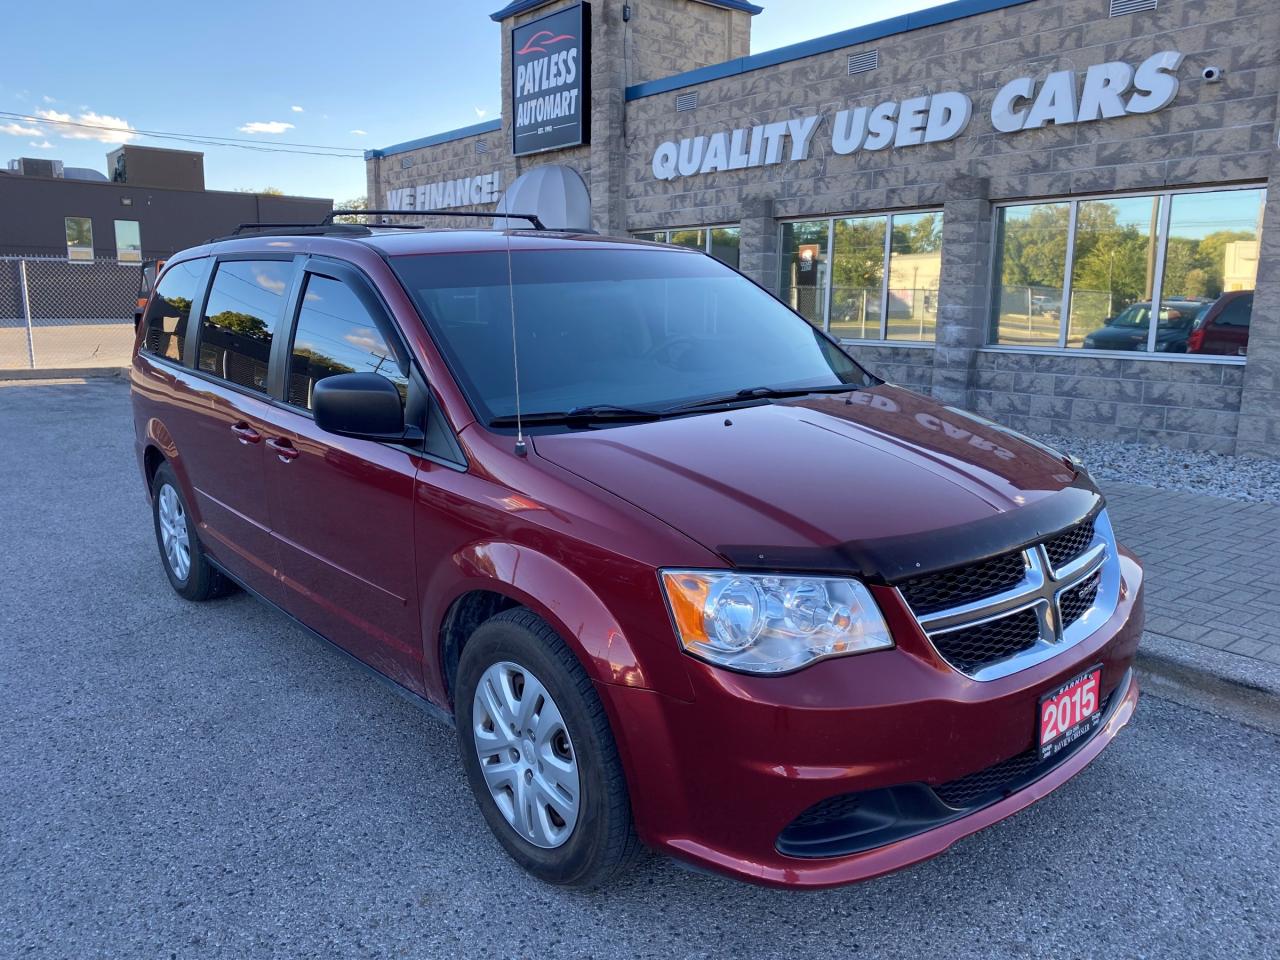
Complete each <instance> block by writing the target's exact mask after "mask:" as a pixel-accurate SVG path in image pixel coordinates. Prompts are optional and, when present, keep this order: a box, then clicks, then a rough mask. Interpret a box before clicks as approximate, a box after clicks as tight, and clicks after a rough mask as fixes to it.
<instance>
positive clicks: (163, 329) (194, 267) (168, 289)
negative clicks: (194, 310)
mask: <svg viewBox="0 0 1280 960" xmlns="http://www.w3.org/2000/svg"><path fill="white" fill-rule="evenodd" d="M204 268H205V261H204V260H184V261H183V262H182V263H175V264H174V265H173V267H172V268H170V270H169V272H168V273H166V274H165V275H164V279H163V280H161V281H160V285H159V286H158V287H156V295H155V296H154V297H152V298H151V305H150V306H149V307H148V308H147V318H146V320H145V324H146V332H145V333H144V334H143V341H142V347H143V349H144V350H146V351H147V352H148V353H153V354H155V355H156V356H157V357H164V358H165V359H167V360H173V361H174V362H176V363H181V362H182V350H183V345H184V344H185V343H186V338H187V320H188V318H189V317H190V315H191V301H192V300H194V299H195V295H196V286H197V284H198V283H199V282H200V275H201V274H202V273H203V272H204Z"/></svg>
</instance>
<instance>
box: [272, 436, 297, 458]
mask: <svg viewBox="0 0 1280 960" xmlns="http://www.w3.org/2000/svg"><path fill="white" fill-rule="evenodd" d="M267 446H268V447H270V448H271V449H272V450H274V451H275V452H276V456H277V457H279V458H280V462H281V463H288V462H289V461H290V460H297V459H298V448H297V447H295V446H294V445H293V444H292V443H290V442H289V441H288V440H285V439H284V438H283V437H272V438H271V439H270V440H268V441H267Z"/></svg>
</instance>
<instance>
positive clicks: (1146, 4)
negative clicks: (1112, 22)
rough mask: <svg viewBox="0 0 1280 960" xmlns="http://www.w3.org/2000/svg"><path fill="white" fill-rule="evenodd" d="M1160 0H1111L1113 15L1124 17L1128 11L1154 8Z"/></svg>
mask: <svg viewBox="0 0 1280 960" xmlns="http://www.w3.org/2000/svg"><path fill="white" fill-rule="evenodd" d="M1157 2H1158V0H1111V16H1113V17H1123V16H1124V15H1125V14H1126V13H1139V12H1141V11H1143V10H1154V9H1155V8H1156V3H1157Z"/></svg>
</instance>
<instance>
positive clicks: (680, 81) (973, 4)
mask: <svg viewBox="0 0 1280 960" xmlns="http://www.w3.org/2000/svg"><path fill="white" fill-rule="evenodd" d="M1030 2H1031V0H954V2H952V3H944V4H942V5H941V6H937V7H931V8H930V9H928V10H920V11H919V12H917V13H906V14H903V15H902V16H898V17H890V18H889V19H888V20H880V21H878V22H876V23H868V24H865V25H863V26H861V27H853V28H852V29H850V30H842V31H841V32H839V33H831V34H827V35H826V36H824V37H815V38H814V39H812V40H802V41H801V42H800V43H793V44H791V45H790V46H787V47H778V49H776V50H766V51H765V52H764V53H756V54H752V55H751V56H749V57H737V58H735V59H733V60H726V61H725V62H724V63H715V64H712V65H711V66H709V67H700V68H698V69H697V70H689V71H687V72H685V73H677V74H675V75H674V76H670V77H662V78H661V79H659V80H650V81H648V82H646V83H637V84H634V85H633V86H630V87H627V91H626V98H627V100H639V99H641V98H643V97H652V96H654V95H655V94H659V93H667V92H668V91H671V90H679V89H681V88H683V87H692V86H695V85H697V84H700V83H707V82H708V81H710V80H721V79H724V78H725V77H736V76H738V75H739V74H743V73H749V72H750V71H752V70H760V69H762V68H764V67H773V66H777V65H778V64H780V63H789V62H790V61H792V60H803V59H805V58H806V57H813V56H817V55H818V54H821V53H830V52H831V51H833V50H839V49H841V48H843V47H851V46H854V45H855V44H859V43H867V42H869V41H872V40H881V39H883V38H885V37H892V36H895V35H896V34H900V33H908V32H909V31H911V30H919V29H920V28H921V27H932V26H935V25H937V24H940V23H950V22H951V21H953V20H963V19H965V18H967V17H972V16H976V15H978V14H980V13H990V12H992V11H994V10H1003V9H1005V8H1006V7H1017V6H1021V5H1022V4H1024V3H1030Z"/></svg>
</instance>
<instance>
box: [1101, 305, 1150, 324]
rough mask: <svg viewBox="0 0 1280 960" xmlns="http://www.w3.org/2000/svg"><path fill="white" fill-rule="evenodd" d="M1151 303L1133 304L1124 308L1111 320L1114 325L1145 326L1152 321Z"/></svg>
mask: <svg viewBox="0 0 1280 960" xmlns="http://www.w3.org/2000/svg"><path fill="white" fill-rule="evenodd" d="M1150 317H1151V304H1149V303H1135V304H1134V305H1133V306H1131V307H1128V308H1126V309H1125V310H1122V311H1121V312H1120V314H1119V316H1117V317H1116V318H1115V319H1114V320H1112V321H1111V326H1113V327H1145V326H1146V325H1147V324H1148V323H1149V322H1150Z"/></svg>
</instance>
